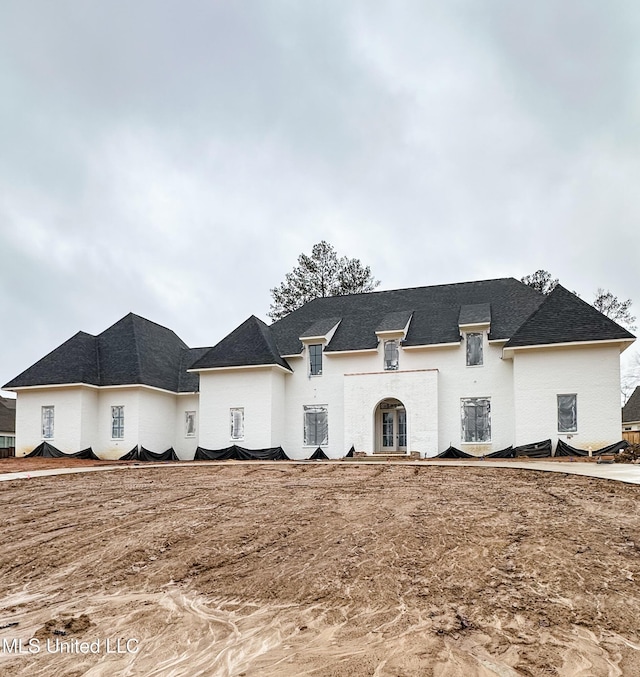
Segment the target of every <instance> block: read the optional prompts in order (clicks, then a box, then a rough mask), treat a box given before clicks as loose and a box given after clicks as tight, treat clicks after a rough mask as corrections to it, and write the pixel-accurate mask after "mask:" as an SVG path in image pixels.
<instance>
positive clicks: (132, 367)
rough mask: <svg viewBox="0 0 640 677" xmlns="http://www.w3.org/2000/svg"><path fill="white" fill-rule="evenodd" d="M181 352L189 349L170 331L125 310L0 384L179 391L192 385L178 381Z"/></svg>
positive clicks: (183, 359) (80, 333) (186, 379)
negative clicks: (105, 325)
mask: <svg viewBox="0 0 640 677" xmlns="http://www.w3.org/2000/svg"><path fill="white" fill-rule="evenodd" d="M185 352H187V353H188V352H189V347H188V346H187V345H186V343H184V342H183V341H182V340H181V339H180V338H178V336H176V334H175V333H174V332H173V331H171V330H170V329H167V328H166V327H163V326H161V325H159V324H156V323H155V322H151V321H150V320H146V319H145V318H143V317H140V316H139V315H134V314H133V313H129V314H128V315H126V316H125V317H123V318H122V319H121V320H119V321H118V322H116V323H115V324H114V325H112V326H111V327H109V328H108V329H106V330H105V331H103V332H102V333H101V334H98V335H97V336H92V335H91V334H87V333H86V332H78V333H77V334H76V335H75V336H73V337H72V338H70V339H69V340H68V341H65V342H64V343H63V344H62V345H61V346H59V347H58V348H56V349H55V350H53V351H52V352H50V353H49V354H48V355H46V356H45V357H43V358H42V359H41V360H39V361H38V362H36V363H35V364H34V365H33V366H31V367H29V369H27V370H26V371H24V372H22V374H20V375H19V376H17V377H16V378H14V379H13V380H11V381H9V383H7V384H6V385H5V386H4V387H5V388H19V387H25V386H36V385H60V384H66V383H86V384H89V385H96V386H108V385H134V384H139V385H148V386H154V387H156V388H162V389H164V390H171V391H173V392H181V390H180V388H181V386H183V387H187V388H191V387H192V385H193V383H192V381H193V379H190V378H187V377H186V376H185V377H183V378H182V379H181V370H182V369H183V368H184V364H185V363H186V362H189V361H190V359H189V358H188V357H185ZM181 381H182V383H181ZM195 389H196V390H197V388H195Z"/></svg>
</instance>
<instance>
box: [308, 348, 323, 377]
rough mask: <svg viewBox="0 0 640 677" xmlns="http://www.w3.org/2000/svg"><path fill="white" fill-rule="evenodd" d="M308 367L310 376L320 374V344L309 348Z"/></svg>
mask: <svg viewBox="0 0 640 677" xmlns="http://www.w3.org/2000/svg"><path fill="white" fill-rule="evenodd" d="M309 367H310V371H311V376H320V374H322V344H314V345H311V346H309Z"/></svg>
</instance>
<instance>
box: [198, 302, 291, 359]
mask: <svg viewBox="0 0 640 677" xmlns="http://www.w3.org/2000/svg"><path fill="white" fill-rule="evenodd" d="M296 339H297V337H296ZM269 364H277V365H279V366H281V367H284V368H285V369H287V370H289V371H291V367H290V366H289V365H288V364H287V362H286V360H284V359H283V358H282V357H280V353H279V352H278V347H277V346H276V343H275V341H274V340H273V336H272V335H271V331H270V329H269V327H268V326H267V325H266V324H265V323H264V322H263V321H262V320H259V319H258V318H257V317H256V316H255V315H252V316H251V317H250V318H248V319H247V320H245V321H244V322H243V323H242V324H241V325H240V326H239V327H238V328H237V329H234V330H233V331H232V332H231V333H230V334H229V335H228V336H226V337H225V338H223V339H222V341H220V343H218V344H217V345H215V346H214V347H213V348H210V349H209V350H208V351H207V352H206V353H205V354H204V355H203V356H202V357H201V358H200V359H199V360H196V362H194V363H193V365H192V366H191V369H209V368H216V367H244V366H258V365H269Z"/></svg>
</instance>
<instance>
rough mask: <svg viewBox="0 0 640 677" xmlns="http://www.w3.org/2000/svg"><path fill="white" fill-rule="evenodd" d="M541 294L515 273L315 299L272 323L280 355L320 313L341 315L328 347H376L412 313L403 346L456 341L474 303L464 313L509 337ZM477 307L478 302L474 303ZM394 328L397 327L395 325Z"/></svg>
mask: <svg viewBox="0 0 640 677" xmlns="http://www.w3.org/2000/svg"><path fill="white" fill-rule="evenodd" d="M545 298H546V297H545V296H543V295H542V294H541V293H540V292H538V291H536V290H535V289H533V288H531V287H528V286H527V285H524V284H522V283H521V282H518V280H516V279H514V278H502V279H497V280H482V281H480V282H462V283H459V284H445V285H437V286H433V287H414V288H412V289H396V290H392V291H382V292H370V293H368V294H351V295H349V296H333V297H327V298H319V299H315V300H314V301H311V302H310V303H307V304H306V305H304V306H302V308H299V309H298V310H296V311H294V312H293V313H291V314H289V315H287V316H286V317H283V318H282V319H281V320H279V321H278V322H276V323H274V324H273V325H271V327H270V329H271V331H272V333H273V335H274V337H275V339H276V342H277V344H278V347H279V349H280V354H281V355H293V354H296V353H299V352H300V351H301V350H302V344H301V343H300V340H299V337H300V336H304V335H305V332H306V331H307V328H308V327H310V326H311V325H312V324H314V323H316V322H318V321H319V320H321V319H322V318H323V317H334V318H335V317H337V318H342V321H341V322H340V325H339V327H338V329H337V330H336V333H335V334H334V335H333V338H332V339H331V341H330V343H329V345H328V346H327V347H326V350H327V351H340V350H363V349H367V348H375V347H376V346H377V343H378V338H377V336H376V331H380V327H386V326H388V322H390V321H391V322H392V323H393V324H397V319H398V318H397V317H393V315H394V314H395V313H397V312H400V311H403V314H404V316H406V317H407V318H408V317H409V314H410V313H412V317H411V323H410V324H409V330H408V332H407V336H406V338H405V340H404V341H403V345H405V346H416V345H431V344H437V343H454V342H458V341H460V328H459V320H460V311H461V308H462V307H463V306H467V307H473V308H470V309H469V313H468V314H467V313H466V311H465V313H463V317H464V318H465V319H466V318H467V317H471V318H473V319H476V318H477V317H480V318H481V319H482V320H483V321H484V319H485V318H487V317H489V315H488V313H489V312H490V319H491V333H490V335H489V338H491V339H505V340H506V339H508V338H510V337H511V336H512V335H513V334H514V333H515V332H516V330H517V329H518V327H519V326H520V325H521V324H522V323H523V322H524V321H525V320H526V319H527V318H528V317H529V316H530V315H531V313H533V312H534V311H535V310H537V308H538V307H539V306H540V305H541V304H542V303H543V302H544V300H545ZM475 306H479V307H477V308H476V307H475ZM393 328H394V329H395V328H397V327H393Z"/></svg>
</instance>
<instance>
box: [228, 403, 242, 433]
mask: <svg viewBox="0 0 640 677" xmlns="http://www.w3.org/2000/svg"><path fill="white" fill-rule="evenodd" d="M230 411H231V439H232V440H242V439H244V408H243V407H234V408H233V409H231V410H230Z"/></svg>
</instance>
